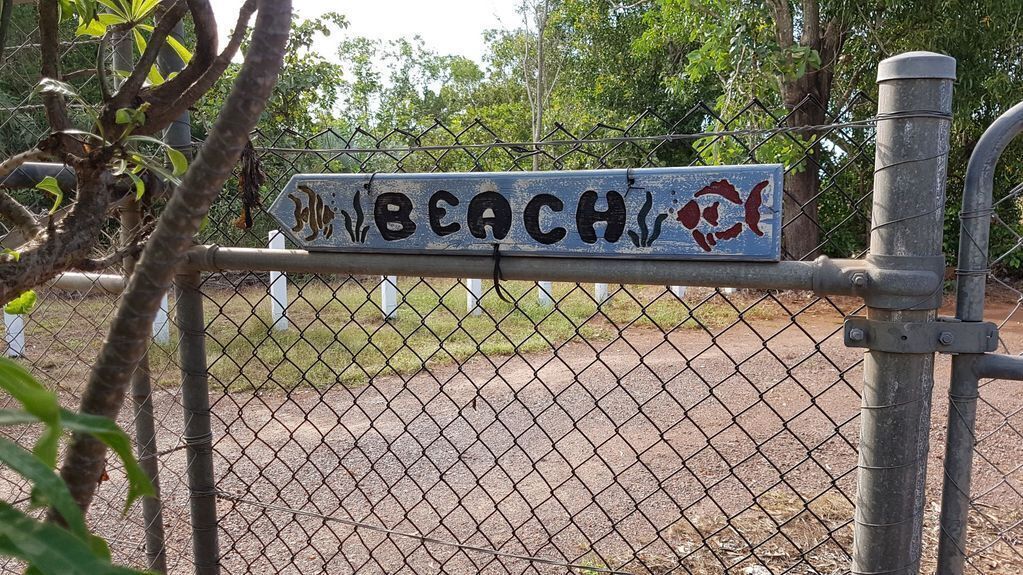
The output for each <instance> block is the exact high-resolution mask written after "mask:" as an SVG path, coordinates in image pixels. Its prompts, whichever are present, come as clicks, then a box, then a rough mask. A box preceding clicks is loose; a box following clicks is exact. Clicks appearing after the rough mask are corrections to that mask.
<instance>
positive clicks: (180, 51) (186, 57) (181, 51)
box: [167, 36, 192, 64]
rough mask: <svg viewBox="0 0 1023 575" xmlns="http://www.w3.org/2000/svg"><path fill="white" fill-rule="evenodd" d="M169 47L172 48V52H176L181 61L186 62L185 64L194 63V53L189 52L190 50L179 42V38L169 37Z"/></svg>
mask: <svg viewBox="0 0 1023 575" xmlns="http://www.w3.org/2000/svg"><path fill="white" fill-rule="evenodd" d="M167 45H168V46H170V47H171V49H172V50H174V53H175V54H177V55H178V58H181V61H182V62H184V63H185V64H188V63H189V62H191V61H192V52H191V51H189V49H188V48H185V46H184V45H183V44H182V43H181V42H178V39H177V38H175V37H173V36H167Z"/></svg>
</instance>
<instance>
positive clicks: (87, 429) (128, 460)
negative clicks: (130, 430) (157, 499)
mask: <svg viewBox="0 0 1023 575" xmlns="http://www.w3.org/2000/svg"><path fill="white" fill-rule="evenodd" d="M60 419H61V423H63V424H64V427H66V428H68V429H70V430H72V431H75V432H78V433H88V434H90V435H93V436H95V437H96V439H99V440H100V441H102V442H103V443H105V444H106V445H107V447H109V448H110V449H112V450H113V451H114V453H116V454H117V456H118V457H120V458H121V461H122V462H123V463H124V473H125V475H127V476H128V499H127V501H126V502H125V504H124V511H125V513H127V512H128V509H129V508H130V507H131V505H132V503H135V500H136V499H138V498H139V497H143V496H147V495H148V496H154V495H156V490H155V489H154V488H153V484H152V483H151V482H150V481H149V476H148V475H146V472H145V471H143V470H142V467H141V466H139V462H138V461H137V460H136V459H135V454H134V453H132V450H131V440H130V439H128V435H127V434H126V433H125V432H124V431H123V430H122V429H121V428H120V427H118V426H117V424H116V423H114V422H113V421H112V420H110V419H107V418H105V417H100V416H98V415H90V414H87V413H74V412H72V411H68V410H66V409H63V410H61V412H60Z"/></svg>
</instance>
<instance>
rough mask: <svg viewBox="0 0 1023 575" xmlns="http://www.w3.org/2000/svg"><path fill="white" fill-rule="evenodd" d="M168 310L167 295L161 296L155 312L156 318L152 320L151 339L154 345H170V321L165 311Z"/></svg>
mask: <svg viewBox="0 0 1023 575" xmlns="http://www.w3.org/2000/svg"><path fill="white" fill-rule="evenodd" d="M169 309H170V301H169V300H168V299H167V294H166V293H165V294H163V299H161V300H160V309H158V310H156V318H155V319H154V320H153V339H154V340H156V343H170V321H169V320H168V317H167V310H169Z"/></svg>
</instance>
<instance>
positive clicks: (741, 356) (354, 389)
mask: <svg viewBox="0 0 1023 575" xmlns="http://www.w3.org/2000/svg"><path fill="white" fill-rule="evenodd" d="M10 34H11V38H12V39H13V40H12V41H11V44H12V46H16V47H14V48H8V49H7V52H6V56H7V58H6V60H5V62H4V63H3V64H2V66H0V75H3V76H4V78H11V79H14V80H19V81H21V83H22V84H24V88H25V89H24V92H23V93H18V94H3V95H2V97H3V98H5V99H6V100H5V101H4V102H3V104H4V106H3V107H2V108H0V146H3V149H4V150H5V153H10V152H14V151H18V150H20V149H23V148H24V147H25V146H26V145H30V144H31V143H33V142H34V141H35V139H37V138H38V137H41V136H43V135H44V134H45V129H46V128H45V123H44V122H43V121H42V119H41V118H42V117H41V112H40V110H38V108H36V107H34V105H33V102H32V101H31V100H30V98H29V96H28V93H29V91H30V90H31V87H32V86H33V85H34V84H35V78H36V75H37V70H38V69H39V66H38V62H35V61H33V60H32V58H36V59H37V58H38V55H37V52H35V51H33V48H34V42H36V40H35V39H34V38H35V36H34V35H35V33H34V32H33V31H31V30H18V29H16V28H15V30H13V31H12V32H11V33H10ZM94 55H95V46H94V45H89V44H88V43H71V44H68V45H67V46H66V48H65V52H64V58H65V60H66V61H67V63H68V64H69V65H71V63H72V62H74V61H76V59H81V60H88V58H94ZM68 69H74V68H73V67H69V68H68ZM83 69H84V67H83ZM90 82H94V78H92V77H91V76H89V75H88V74H83V75H82V76H81V78H80V79H77V80H75V85H76V86H78V87H79V88H80V89H82V90H83V91H84V90H89V89H90V85H91V84H90ZM93 88H94V86H93ZM22 96H23V97H22ZM800 106H819V104H818V103H816V102H814V101H811V100H808V101H805V102H803V103H801V104H800ZM875 108H876V106H875V104H874V102H872V101H871V100H870V98H868V97H867V96H865V95H857V96H855V97H853V98H852V99H851V100H850V103H849V104H848V105H846V106H845V107H843V108H842V109H840V110H836V111H833V114H832V115H831V116H830V122H831V123H830V124H829V125H827V126H821V127H815V128H814V129H812V130H792V129H789V128H787V127H786V117H784V116H780V115H777V114H774V113H773V112H772V108H770V107H769V106H765V105H763V104H761V103H759V102H752V103H750V104H749V105H748V106H746V107H745V108H743V109H741V110H738V111H737V112H735V113H734V114H731V115H729V116H728V117H721V116H719V115H717V114H716V113H715V112H714V110H713V109H712V108H711V107H709V106H705V105H698V106H696V107H694V108H693V109H692V110H691V111H690V113H689V114H687V115H685V116H683V117H680V118H665V117H662V116H659V115H658V114H656V113H654V112H648V113H645V114H643V115H641V116H640V117H638V118H636V119H635V120H634V121H632V122H631V123H629V124H628V125H624V126H610V125H603V124H602V125H598V126H595V127H593V128H592V129H590V130H587V131H584V132H576V131H573V130H571V129H569V128H566V127H564V126H561V125H559V124H555V126H556V127H555V128H554V129H553V130H551V131H550V132H549V133H548V134H547V135H546V136H545V137H544V138H543V139H542V141H540V142H509V141H506V140H504V139H502V134H500V133H498V131H496V130H493V129H491V128H490V127H488V126H487V125H486V124H485V123H483V122H481V121H473V122H469V123H467V124H458V125H454V124H452V123H442V122H436V123H434V124H432V125H430V126H427V127H425V128H421V129H416V130H398V129H396V130H392V131H388V132H386V133H380V132H379V131H375V130H364V129H356V130H353V131H344V132H342V131H336V130H326V131H323V132H320V133H317V134H300V133H295V132H291V131H288V130H269V129H267V130H264V131H261V132H258V133H256V134H254V136H253V143H254V146H255V151H256V157H258V159H259V161H260V163H261V165H262V169H263V171H264V172H265V175H266V176H267V177H266V182H265V184H264V185H263V187H262V189H261V192H260V193H261V195H260V197H251V196H247V195H246V194H245V193H243V192H242V190H241V189H240V188H241V186H240V184H239V182H238V181H237V179H236V180H232V181H231V182H230V183H229V184H228V186H227V187H226V189H225V190H224V194H223V197H222V199H221V200H220V201H219V202H218V203H217V205H216V206H215V207H214V209H213V211H212V212H211V215H210V220H209V222H208V224H207V225H206V226H205V227H204V229H203V231H202V232H201V237H200V240H201V241H202V242H204V243H213V244H221V245H231V246H250V247H263V246H265V244H266V239H267V236H268V234H269V233H270V232H272V231H274V230H275V224H274V222H273V221H272V219H271V218H269V217H268V216H267V215H266V213H265V212H264V211H263V205H268V204H269V200H270V199H271V198H272V197H273V196H274V195H275V194H276V191H277V190H280V189H281V188H282V187H283V185H284V183H285V182H287V180H288V179H289V178H290V177H291V176H292V175H293V174H295V173H310V172H314V173H315V172H324V173H338V172H347V173H365V174H367V175H369V174H373V173H376V172H455V171H517V170H531V169H535V168H537V167H539V168H540V169H551V170H563V169H596V168H627V167H657V166H680V165H703V164H710V165H713V164H729V163H734V164H742V163H767V162H778V161H782V162H784V163H785V164H786V165H787V170H788V173H789V175H790V176H791V175H793V174H798V173H800V172H802V171H804V170H815V171H817V172H818V173H819V174H820V182H819V186H818V188H817V190H816V192H815V193H814V194H813V196H812V204H813V205H814V206H816V207H818V208H819V211H817V212H814V211H813V210H810V209H807V210H803V208H804V207H805V206H802V205H800V204H799V203H798V202H797V203H796V204H795V210H792V209H790V208H791V206H792V205H793V204H792V203H791V202H789V203H787V204H786V210H787V211H788V214H792V213H795V214H796V216H795V217H792V216H791V215H788V214H787V215H786V218H787V219H786V227H788V226H791V225H793V224H792V223H791V222H792V221H798V220H799V219H809V220H810V221H811V223H812V226H813V227H816V228H817V229H819V232H820V233H819V242H818V245H816V246H814V248H813V249H812V250H809V251H808V252H807V253H798V254H788V255H789V256H790V257H793V258H796V259H799V258H804V257H814V256H815V255H816V254H819V253H826V254H829V255H833V256H842V257H859V256H861V255H862V254H863V252H864V250H865V249H866V244H867V235H868V231H869V226H870V201H871V194H870V188H871V185H872V178H873V167H874V166H873V158H874V149H873V134H874V131H873V121H872V119H873V116H874V113H875ZM809 136H813V139H812V140H811V139H809ZM1020 191H1021V188H1016V189H1014V190H1012V191H1011V192H1010V193H1008V194H1006V195H1005V196H1004V197H1003V199H1002V200H1001V202H1003V204H1005V205H1008V204H1011V205H1013V206H1014V205H1015V204H1016V203H1017V202H1018V197H1017V196H1018V194H1019V192H1020ZM24 197H25V198H26V199H27V198H30V197H31V196H29V195H25V196H24ZM37 207H39V206H37ZM1014 210H1015V208H1013V210H1009V211H1006V210H1001V211H999V210H996V212H995V219H994V223H995V226H996V227H997V228H998V230H1000V231H998V232H997V233H1000V234H1003V235H1004V237H1008V238H1012V239H1011V240H1010V241H1008V242H1003V243H1004V244H1005V245H1006V249H1005V253H1004V254H1001V253H999V255H998V256H995V257H993V258H992V263H993V270H994V271H993V272H992V277H991V279H992V286H993V287H992V289H991V293H990V294H989V309H990V313H991V314H993V315H998V316H999V317H1000V318H1004V320H1005V321H1004V322H1003V324H1002V341H1003V345H1004V348H1005V350H1007V351H1009V352H1014V353H1017V352H1019V351H1021V350H1019V349H1017V348H1020V347H1021V344H1023V328H1020V327H1019V315H1018V313H1017V312H1018V310H1019V307H1020V304H1021V302H1023V291H1020V287H1019V284H1018V283H1017V282H1016V279H1015V278H1014V277H1013V274H1012V273H1010V270H1015V269H1018V267H1019V266H1018V264H1016V263H1014V260H1013V259H1012V258H1015V257H1016V256H1017V255H1018V250H1019V246H1021V245H1023V236H1021V235H1020V225H1019V222H1018V221H1017V220H1014V219H1012V218H1011V217H1006V216H1005V214H1008V213H1017V212H1016V211H1014ZM796 225H798V224H796ZM109 233H110V236H111V237H110V239H108V240H105V241H104V242H103V245H104V246H110V245H115V244H116V241H117V240H115V239H114V238H115V237H116V235H117V227H116V222H114V221H112V222H111V225H110V226H109ZM114 272H115V273H116V270H114ZM467 279H470V278H467ZM286 281H287V282H288V284H289V287H290V290H291V295H290V301H289V302H287V309H286V316H287V320H286V323H285V324H283V327H285V329H275V327H282V325H281V324H280V323H279V322H278V320H277V319H276V318H275V317H274V316H273V313H272V312H271V308H272V305H271V303H272V302H271V299H272V298H271V296H270V293H269V292H270V282H271V279H270V277H269V276H268V275H267V274H263V273H214V274H207V275H205V276H203V279H202V293H203V297H204V301H205V309H206V312H205V313H206V323H207V330H206V331H207V350H208V354H207V356H208V363H209V366H210V376H211V390H212V395H211V404H212V408H211V413H212V417H213V422H214V429H213V431H214V467H215V472H216V493H217V497H218V498H219V500H220V503H219V506H218V510H219V513H220V525H219V530H220V542H221V552H222V566H223V571H224V572H225V573H267V572H274V573H303V572H317V571H327V572H359V573H397V572H402V573H438V572H440V573H473V572H484V573H516V574H518V573H545V574H546V573H566V572H572V573H587V574H589V573H604V572H617V573H657V574H660V573H689V574H694V575H697V574H698V575H702V574H712V573H713V574H719V573H741V574H743V575H764V574H766V573H793V574H838V573H847V572H848V565H849V562H850V554H851V551H852V517H853V504H852V501H853V499H854V494H855V489H856V485H855V469H856V460H857V453H856V450H857V442H858V433H859V429H858V413H859V407H860V390H861V387H862V379H863V376H862V370H861V358H862V352H860V351H859V350H852V349H848V348H846V347H845V346H844V345H843V342H842V333H841V319H842V318H843V317H844V316H846V315H849V314H852V313H855V312H857V311H859V310H860V309H861V307H860V302H859V301H858V300H854V299H851V298H849V299H847V298H836V297H830V298H822V297H816V296H814V295H812V294H810V293H794V292H767V291H754V290H742V291H733V290H728V289H724V288H728V286H720V287H721V288H722V289H710V288H688V289H686V288H685V286H648V285H642V286H641V285H621V286H609V287H607V288H606V292H605V291H604V289H605V288H599V287H597V286H592V285H583V284H563V283H559V284H554V285H553V286H552V287H551V288H549V290H550V292H549V296H550V302H549V303H548V302H544V301H543V300H541V298H539V297H538V289H539V287H538V285H537V284H536V283H526V282H502V291H505V292H507V294H508V295H509V296H510V301H505V300H504V299H503V298H501V297H499V294H498V293H497V290H496V289H495V286H494V284H493V282H492V281H489V280H484V281H483V282H482V288H481V291H480V292H479V294H478V296H479V305H478V307H477V308H476V309H475V310H473V309H470V307H469V306H467V305H466V287H465V285H464V283H463V282H460V281H457V280H446V279H445V280H441V279H435V278H398V279H397V286H396V287H397V290H396V291H397V294H398V300H397V307H396V308H395V309H394V310H393V311H391V310H390V309H388V310H385V309H384V307H385V303H384V302H383V301H382V300H381V295H380V294H381V292H382V287H383V283H384V282H385V281H386V280H384V279H382V278H379V277H352V276H334V275H327V274H303V275H295V274H292V275H290V276H289V277H288V278H287V280H286ZM545 289H548V288H545ZM39 291H40V293H39V296H40V298H39V304H38V305H37V307H36V309H35V310H33V311H32V313H31V314H29V315H27V316H26V317H25V318H23V319H24V335H25V341H26V346H25V350H24V353H23V357H22V358H21V359H20V360H19V361H21V362H23V363H24V364H25V365H26V366H27V367H29V368H30V369H31V370H32V372H33V374H34V375H36V376H37V377H38V378H39V379H40V381H42V382H44V383H45V384H46V385H47V386H48V387H50V388H52V389H55V390H57V391H58V392H59V393H60V394H61V398H62V400H63V401H64V402H65V404H66V405H68V406H71V407H73V406H76V405H77V402H78V396H79V393H80V391H81V388H80V386H81V385H82V382H83V381H84V380H85V377H86V374H87V372H88V369H89V367H90V366H91V364H92V361H93V360H94V358H95V355H96V353H97V351H98V349H99V346H100V345H101V342H102V337H103V334H104V333H105V330H106V326H107V325H108V321H109V317H110V316H111V314H112V312H113V310H114V309H115V307H116V304H117V298H116V294H112V293H109V292H107V291H105V290H103V289H101V287H100V285H98V284H97V285H96V286H95V287H93V288H92V289H87V290H84V291H78V292H68V291H65V290H57V289H51V288H42V289H40V290H39ZM280 303H283V302H280ZM170 311H171V315H172V316H173V311H174V309H173V300H172V301H171V310H170ZM385 314H386V315H388V316H389V318H387V319H385V317H384V316H385ZM178 336H179V333H178V329H177V327H176V326H174V325H172V326H171V333H170V339H169V342H168V343H154V345H153V346H152V347H151V349H150V356H149V362H150V371H151V373H150V377H151V380H152V383H153V392H152V397H151V398H150V399H151V400H152V402H153V405H154V420H155V425H156V429H157V445H156V450H157V453H158V460H159V471H160V476H159V477H160V487H161V506H162V510H163V522H164V528H165V531H166V541H165V545H166V555H167V558H168V570H169V572H172V573H187V572H190V571H192V570H193V569H194V566H193V565H192V559H191V557H192V555H191V548H190V536H191V532H190V527H189V518H188V504H189V492H188V487H187V481H186V478H185V477H186V474H187V461H186V458H185V454H184V451H183V447H184V440H183V438H182V435H183V433H184V432H183V430H184V427H185V425H184V422H183V421H182V417H181V415H180V414H181V411H182V406H181V403H182V402H181V395H180V371H179V369H180V368H179V365H178V360H177V342H178ZM8 337H10V334H8ZM936 381H938V382H939V383H938V384H939V390H936V393H935V413H938V414H941V413H943V411H944V408H945V405H946V404H945V403H944V402H945V401H946V399H945V397H944V394H943V393H942V391H943V388H944V386H946V385H947V381H948V362H947V361H946V360H945V359H944V358H942V359H940V360H939V369H938V373H937V375H936ZM1013 385H1014V384H1012V383H1010V382H1004V381H990V382H985V383H984V385H983V387H982V389H981V403H980V406H979V408H978V429H977V443H976V457H975V464H974V482H973V492H974V493H973V506H972V512H973V514H972V519H971V533H970V542H971V547H970V549H969V552H970V560H969V563H968V564H969V566H970V568H971V569H972V570H973V572H976V573H984V574H989V573H1009V572H1015V571H1020V570H1023V557H1021V552H1020V548H1021V544H1020V538H1021V537H1023V527H1021V521H1023V515H1021V514H1020V512H1019V509H1021V508H1023V500H1021V499H1023V484H1021V475H1023V471H1021V467H1020V465H1019V463H1017V462H1018V461H1019V459H1020V458H1019V457H1017V456H1016V455H1017V453H1018V450H1019V445H1021V444H1023V442H1021V441H1020V439H1021V437H1023V420H1021V418H1023V416H1021V411H1020V410H1021V408H1023V400H1020V395H1019V394H1018V393H1015V388H1013V387H1012V386H1013ZM134 399H135V401H136V402H141V401H142V400H143V399H145V398H134ZM0 407H7V405H6V404H0ZM120 423H121V424H122V425H123V426H125V427H126V428H129V429H130V428H131V427H132V426H133V423H134V422H133V412H132V411H131V410H128V409H126V410H125V413H124V415H123V416H122V418H121V422H120ZM943 425H944V422H943V418H942V417H941V416H940V415H939V416H936V417H935V418H934V425H933V429H932V438H931V440H932V441H931V443H932V450H931V454H930V459H929V481H928V492H927V495H928V497H929V498H930V501H932V502H936V501H938V499H939V498H938V493H939V490H940V482H941V471H940V469H941V468H940V452H941V449H940V448H939V446H940V445H942V444H943V441H944V434H943ZM3 433H4V435H5V436H6V437H10V438H12V439H15V440H18V441H20V442H22V443H24V444H28V443H30V442H31V441H32V440H33V439H34V438H33V437H32V435H31V430H27V429H16V428H5V429H4V430H3ZM107 475H108V476H109V477H108V478H107V479H105V480H104V482H103V485H101V487H100V489H99V492H98V499H97V503H96V504H95V506H94V508H93V511H92V513H91V515H90V521H91V523H92V525H93V527H94V528H95V529H96V530H97V532H98V533H99V534H101V535H103V536H105V537H107V538H108V540H110V542H111V548H112V550H113V551H114V555H115V559H116V560H118V561H120V562H123V563H127V564H131V565H135V566H140V567H143V566H146V565H147V554H146V548H145V535H146V531H147V526H146V524H145V520H144V519H143V516H142V512H141V509H140V506H139V505H135V506H134V507H133V508H131V509H129V510H128V512H127V513H126V514H122V506H123V501H124V497H125V492H126V484H125V482H124V479H123V476H122V474H121V473H120V470H119V469H118V468H117V467H116V466H115V465H114V461H111V462H110V468H109V469H108V470H107ZM0 494H2V496H3V498H4V500H5V501H17V502H18V503H19V504H21V505H27V502H28V496H29V493H28V489H27V486H26V485H25V484H24V483H22V482H21V481H20V480H19V478H17V477H15V476H14V475H12V474H10V473H9V472H8V471H7V470H0ZM937 511H938V510H937V504H936V503H935V504H934V505H933V506H932V507H931V508H929V509H928V517H927V521H926V529H925V541H924V543H925V551H924V569H928V568H932V567H933V560H934V559H933V557H934V544H935V541H936V531H937ZM19 570H20V568H19V566H18V565H16V564H14V563H0V571H3V572H12V573H13V572H16V571H19Z"/></svg>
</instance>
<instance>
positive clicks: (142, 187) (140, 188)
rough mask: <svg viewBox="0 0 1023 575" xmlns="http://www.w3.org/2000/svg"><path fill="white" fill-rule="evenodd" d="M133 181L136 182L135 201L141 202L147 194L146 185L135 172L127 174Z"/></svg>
mask: <svg viewBox="0 0 1023 575" xmlns="http://www.w3.org/2000/svg"><path fill="white" fill-rule="evenodd" d="M125 173H127V174H128V177H129V178H131V181H133V182H135V199H136V200H141V199H142V196H143V195H144V194H145V193H146V183H145V182H143V181H142V178H140V177H138V176H136V175H135V174H134V173H133V172H125Z"/></svg>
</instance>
